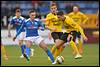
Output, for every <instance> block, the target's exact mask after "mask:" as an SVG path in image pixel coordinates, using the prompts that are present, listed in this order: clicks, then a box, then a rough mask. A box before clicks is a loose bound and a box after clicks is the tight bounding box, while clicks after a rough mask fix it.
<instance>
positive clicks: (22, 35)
mask: <svg viewBox="0 0 100 67" xmlns="http://www.w3.org/2000/svg"><path fill="white" fill-rule="evenodd" d="M24 37H25V32H21V33H20V34H19V35H18V36H17V38H16V39H17V40H18V42H19V43H18V44H19V46H20V48H21V53H22V55H21V56H20V58H23V57H24V56H23V54H24V51H25V48H26V45H25V44H23V39H24Z"/></svg>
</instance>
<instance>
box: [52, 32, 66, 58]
mask: <svg viewBox="0 0 100 67" xmlns="http://www.w3.org/2000/svg"><path fill="white" fill-rule="evenodd" d="M62 35H63V32H53V33H52V37H53V39H54V42H55V43H56V42H57V40H58V39H60V38H61V36H62ZM52 49H54V50H57V49H56V46H55V45H54V46H53V47H52ZM63 49H64V47H60V49H58V51H54V53H53V55H54V57H55V58H56V57H57V56H58V55H59V54H60V53H61V52H62V51H63Z"/></svg>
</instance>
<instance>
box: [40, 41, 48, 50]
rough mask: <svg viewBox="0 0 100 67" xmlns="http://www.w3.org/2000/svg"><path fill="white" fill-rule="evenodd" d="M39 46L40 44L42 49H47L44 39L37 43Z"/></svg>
mask: <svg viewBox="0 0 100 67" xmlns="http://www.w3.org/2000/svg"><path fill="white" fill-rule="evenodd" d="M39 46H40V47H41V48H42V49H43V50H45V51H47V44H45V43H44V41H41V42H40V44H39Z"/></svg>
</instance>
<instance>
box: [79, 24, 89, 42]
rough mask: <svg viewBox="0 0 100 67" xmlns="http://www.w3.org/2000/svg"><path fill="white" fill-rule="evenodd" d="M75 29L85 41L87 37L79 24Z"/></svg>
mask: <svg viewBox="0 0 100 67" xmlns="http://www.w3.org/2000/svg"><path fill="white" fill-rule="evenodd" d="M77 29H78V30H79V32H80V33H81V35H82V37H83V38H84V40H85V41H87V40H88V39H87V37H86V35H85V34H84V31H83V29H82V28H81V27H80V26H79V25H77Z"/></svg>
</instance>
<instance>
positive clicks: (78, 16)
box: [68, 5, 88, 54]
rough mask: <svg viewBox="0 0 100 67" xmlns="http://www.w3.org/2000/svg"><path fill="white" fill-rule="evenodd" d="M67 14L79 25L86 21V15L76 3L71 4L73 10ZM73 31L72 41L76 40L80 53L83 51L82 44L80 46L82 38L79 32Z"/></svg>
mask: <svg viewBox="0 0 100 67" xmlns="http://www.w3.org/2000/svg"><path fill="white" fill-rule="evenodd" d="M68 16H69V17H70V18H72V19H73V20H74V22H75V23H77V24H78V25H80V26H81V25H82V24H85V23H86V22H87V21H88V17H87V16H86V15H85V14H83V13H82V12H80V11H79V7H78V6H76V5H75V6H73V12H71V13H69V14H68ZM73 33H74V42H75V41H76V40H78V50H79V52H80V54H82V53H83V46H82V42H83V39H82V36H81V33H80V32H77V31H73ZM73 54H75V51H74V52H73Z"/></svg>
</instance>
